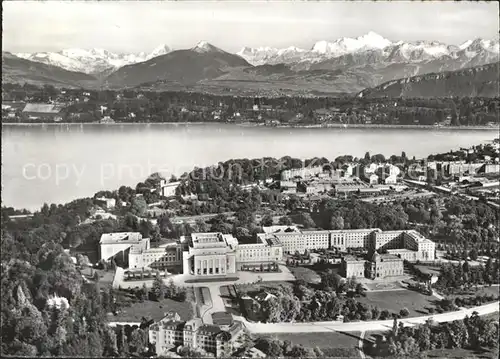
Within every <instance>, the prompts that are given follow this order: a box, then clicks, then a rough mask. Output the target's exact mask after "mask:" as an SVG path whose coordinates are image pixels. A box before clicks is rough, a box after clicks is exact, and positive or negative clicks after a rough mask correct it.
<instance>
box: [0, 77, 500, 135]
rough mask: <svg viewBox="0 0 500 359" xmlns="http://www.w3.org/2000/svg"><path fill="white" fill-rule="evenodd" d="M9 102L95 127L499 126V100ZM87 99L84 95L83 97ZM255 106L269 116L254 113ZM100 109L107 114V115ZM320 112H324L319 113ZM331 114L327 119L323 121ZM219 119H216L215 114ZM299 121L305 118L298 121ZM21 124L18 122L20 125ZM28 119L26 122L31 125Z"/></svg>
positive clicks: (49, 92)
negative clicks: (40, 105) (44, 106)
mask: <svg viewBox="0 0 500 359" xmlns="http://www.w3.org/2000/svg"><path fill="white" fill-rule="evenodd" d="M2 91H3V93H4V95H5V96H6V97H5V99H6V100H7V99H10V100H14V101H30V102H49V101H51V100H52V101H59V102H62V103H67V104H69V106H68V107H67V108H66V110H65V115H64V117H65V118H64V121H68V122H93V121H97V120H99V119H100V118H102V116H103V115H111V116H112V117H113V118H114V119H115V120H117V121H120V122H209V121H227V120H231V119H234V116H235V114H239V115H240V116H242V117H243V118H244V119H246V120H249V121H255V122H263V121H265V120H269V119H273V120H279V121H281V122H284V123H286V122H292V121H297V119H299V121H298V122H301V123H304V124H313V123H321V122H324V121H328V122H333V123H336V122H337V123H353V124H363V123H377V124H399V125H415V124H416V125H433V124H434V123H435V122H442V121H444V120H446V119H448V120H450V122H451V124H452V125H456V126H459V125H485V124H487V123H489V122H498V113H499V110H498V109H499V107H500V106H499V100H498V98H496V99H490V98H479V97H474V98H467V97H466V98H447V99H404V98H400V99H389V98H386V99H384V98H382V99H367V98H358V97H344V98H332V97H300V96H294V97H292V96H287V97H276V98H263V97H256V98H254V97H238V96H216V95H211V94H203V93H194V92H174V91H170V92H153V91H142V90H132V89H130V90H123V91H112V90H83V89H56V88H54V87H53V86H50V85H45V86H43V87H37V86H34V85H29V84H25V85H20V84H3V86H2ZM84 94H85V95H84ZM254 105H260V106H261V105H265V106H266V107H265V110H261V111H253V106H254ZM101 106H104V107H105V108H106V110H105V113H103V112H102V108H101ZM318 110H321V111H322V112H319V113H318V112H316V111H318ZM325 110H326V111H327V113H328V116H327V118H326V119H325V116H323V115H322V113H323V112H324V111H325ZM215 113H216V114H217V115H216V116H215V115H214V114H215ZM297 115H300V117H297ZM17 120H18V119H16V121H17ZM27 120H28V119H25V121H27Z"/></svg>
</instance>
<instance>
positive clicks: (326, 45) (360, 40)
mask: <svg viewBox="0 0 500 359" xmlns="http://www.w3.org/2000/svg"><path fill="white" fill-rule="evenodd" d="M390 45H392V42H391V41H390V40H387V39H386V38H384V37H382V36H380V35H379V34H376V33H375V32H373V31H370V32H369V33H367V34H366V35H363V36H360V37H357V38H355V39H352V38H349V37H343V38H341V39H338V40H335V41H334V42H328V41H318V42H317V43H315V44H314V46H313V47H312V49H311V51H313V52H317V53H320V54H332V55H337V56H341V55H345V54H349V53H353V52H357V51H360V50H374V49H379V50H380V49H384V48H386V47H388V46H390Z"/></svg>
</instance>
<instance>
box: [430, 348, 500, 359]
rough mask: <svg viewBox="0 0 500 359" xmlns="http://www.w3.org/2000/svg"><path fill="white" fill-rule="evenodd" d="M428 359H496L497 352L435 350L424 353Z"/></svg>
mask: <svg viewBox="0 0 500 359" xmlns="http://www.w3.org/2000/svg"><path fill="white" fill-rule="evenodd" d="M425 353H426V354H427V357H428V358H435V359H438V358H439V359H441V358H448V359H463V358H467V359H496V358H498V350H497V351H494V350H491V351H490V350H485V351H476V350H468V349H436V350H429V351H426V352H425Z"/></svg>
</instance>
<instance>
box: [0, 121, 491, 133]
mask: <svg viewBox="0 0 500 359" xmlns="http://www.w3.org/2000/svg"><path fill="white" fill-rule="evenodd" d="M205 124H208V125H235V126H240V127H266V128H270V129H272V128H306V129H316V128H318V129H325V128H341V129H349V128H356V129H360V128H361V129H362V128H378V129H384V128H387V129H399V130H405V129H406V130H420V129H422V130H431V129H432V130H437V131H439V130H459V131H460V130H468V131H471V130H473V131H488V130H489V131H499V130H500V128H499V127H494V126H493V127H492V126H431V125H382V124H349V125H347V124H341V123H332V124H327V125H273V126H270V125H266V124H264V123H234V122H119V123H98V122H85V123H83V122H82V123H73V122H58V123H54V122H38V123H30V122H16V123H12V122H6V123H2V126H7V127H9V126H27V127H30V126H33V127H36V126H64V125H66V126H88V125H93V126H95V125H98V126H105V127H113V126H123V125H125V126H134V125H146V126H150V125H154V126H157V125H175V126H186V125H205Z"/></svg>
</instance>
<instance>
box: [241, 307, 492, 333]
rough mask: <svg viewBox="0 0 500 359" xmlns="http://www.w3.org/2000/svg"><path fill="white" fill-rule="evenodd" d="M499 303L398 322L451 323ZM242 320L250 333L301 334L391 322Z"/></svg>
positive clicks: (385, 326) (361, 328)
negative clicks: (261, 321) (273, 321)
mask: <svg viewBox="0 0 500 359" xmlns="http://www.w3.org/2000/svg"><path fill="white" fill-rule="evenodd" d="M498 306H499V302H494V303H490V304H485V305H482V306H479V307H475V308H470V309H463V310H459V311H456V312H449V313H443V314H436V315H426V316H422V317H415V318H406V319H400V320H399V322H401V323H403V324H404V325H405V326H414V325H419V324H424V323H425V322H426V321H427V320H428V319H432V320H434V321H436V322H438V323H444V322H451V321H454V320H460V319H463V318H465V316H466V315H468V316H471V315H472V313H473V312H478V314H479V315H486V314H491V313H495V312H498ZM236 319H238V320H242V321H243V322H244V324H245V326H246V328H247V329H248V330H249V331H250V332H251V333H301V332H304V333H305V332H329V331H332V330H336V331H343V332H362V331H385V330H388V329H391V328H392V324H393V320H392V319H391V320H378V321H367V322H350V323H339V322H310V323H251V322H248V321H247V320H246V319H245V318H242V317H236Z"/></svg>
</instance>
